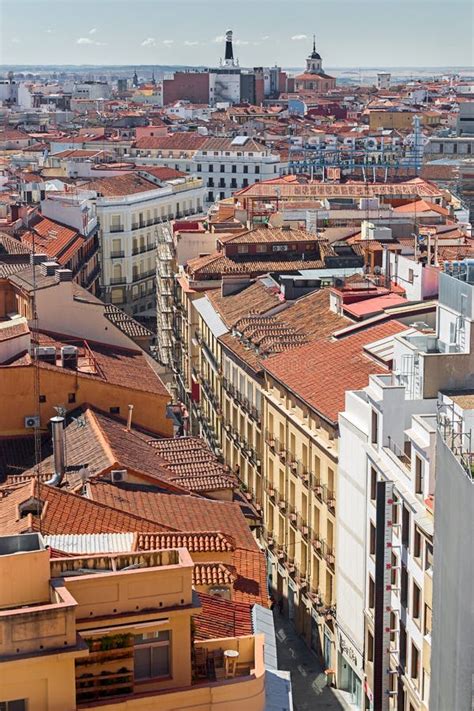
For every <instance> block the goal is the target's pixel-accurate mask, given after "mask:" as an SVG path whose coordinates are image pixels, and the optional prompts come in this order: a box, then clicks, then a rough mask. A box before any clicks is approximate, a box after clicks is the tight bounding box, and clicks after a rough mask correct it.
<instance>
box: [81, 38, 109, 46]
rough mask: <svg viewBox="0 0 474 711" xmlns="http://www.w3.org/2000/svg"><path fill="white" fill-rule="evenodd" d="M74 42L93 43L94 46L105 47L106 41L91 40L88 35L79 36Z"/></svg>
mask: <svg viewBox="0 0 474 711" xmlns="http://www.w3.org/2000/svg"><path fill="white" fill-rule="evenodd" d="M76 44H93V45H95V46H96V47H105V45H106V44H107V42H96V41H95V40H92V39H91V38H90V37H79V39H77V40H76Z"/></svg>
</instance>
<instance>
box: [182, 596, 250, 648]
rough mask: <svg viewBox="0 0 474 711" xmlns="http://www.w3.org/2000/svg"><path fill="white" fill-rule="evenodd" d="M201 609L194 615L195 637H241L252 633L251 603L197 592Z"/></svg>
mask: <svg viewBox="0 0 474 711" xmlns="http://www.w3.org/2000/svg"><path fill="white" fill-rule="evenodd" d="M199 599H200V601H201V605H202V610H201V613H200V614H199V615H196V616H195V617H194V618H193V619H194V623H195V626H196V631H195V637H196V639H220V638H225V637H243V636H245V635H249V634H252V632H253V629H252V607H253V605H251V604H248V603H243V602H236V601H235V600H226V599H224V598H222V597H217V596H216V595H208V594H207V593H202V592H200V593H199Z"/></svg>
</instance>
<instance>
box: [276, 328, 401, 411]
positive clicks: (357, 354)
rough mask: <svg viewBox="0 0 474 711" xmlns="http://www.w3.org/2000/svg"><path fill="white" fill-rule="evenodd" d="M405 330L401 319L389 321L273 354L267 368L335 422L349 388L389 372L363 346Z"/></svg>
mask: <svg viewBox="0 0 474 711" xmlns="http://www.w3.org/2000/svg"><path fill="white" fill-rule="evenodd" d="M405 329H406V326H404V325H403V324H401V323H400V322H398V321H387V322H385V323H382V324H378V325H375V326H371V327H369V328H366V329H364V330H362V331H358V332H356V333H354V334H353V335H350V336H346V337H345V338H343V339H341V340H338V341H332V340H328V339H325V340H321V341H315V342H311V343H308V344H307V345H304V346H301V347H300V348H295V349H292V350H291V351H287V352H285V353H281V354H279V355H276V356H271V357H270V358H267V359H266V360H265V361H264V362H263V367H264V369H265V370H266V371H267V372H268V373H269V374H270V375H272V376H274V377H275V378H276V379H277V380H279V381H280V382H281V383H283V385H285V386H286V387H287V388H289V389H290V390H292V391H293V392H294V393H295V394H296V395H297V396H298V397H300V398H301V399H302V400H304V401H305V402H306V403H308V405H310V407H313V408H314V409H315V410H317V412H319V413H320V414H321V415H322V416H323V417H325V418H326V419H328V420H329V421H330V422H333V423H335V422H337V417H338V413H339V412H342V410H343V409H344V401H345V392H346V390H360V389H361V388H363V387H365V386H366V385H367V383H368V380H369V375H371V374H372V373H383V372H386V371H385V369H383V368H381V367H380V365H378V364H377V363H375V362H374V361H372V360H370V358H368V357H367V356H366V355H364V354H363V346H364V345H366V344H367V343H371V342H372V341H376V340H379V339H381V338H385V337H387V336H391V335H395V334H396V333H400V332H401V331H404V330H405Z"/></svg>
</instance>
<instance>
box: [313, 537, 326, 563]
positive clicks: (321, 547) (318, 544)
mask: <svg viewBox="0 0 474 711" xmlns="http://www.w3.org/2000/svg"><path fill="white" fill-rule="evenodd" d="M311 545H312V546H313V550H314V551H315V552H316V553H317V554H318V555H319V557H320V558H324V556H325V550H326V542H325V541H324V539H323V538H321V536H320V535H319V533H314V532H311Z"/></svg>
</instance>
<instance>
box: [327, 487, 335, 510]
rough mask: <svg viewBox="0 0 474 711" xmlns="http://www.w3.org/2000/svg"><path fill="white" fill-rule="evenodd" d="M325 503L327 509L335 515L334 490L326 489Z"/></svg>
mask: <svg viewBox="0 0 474 711" xmlns="http://www.w3.org/2000/svg"><path fill="white" fill-rule="evenodd" d="M326 503H327V507H328V509H329V511H330V512H331V513H332V514H333V515H334V516H335V515H336V492H335V491H331V490H330V489H328V491H327V496H326Z"/></svg>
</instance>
